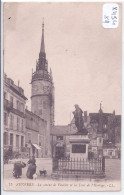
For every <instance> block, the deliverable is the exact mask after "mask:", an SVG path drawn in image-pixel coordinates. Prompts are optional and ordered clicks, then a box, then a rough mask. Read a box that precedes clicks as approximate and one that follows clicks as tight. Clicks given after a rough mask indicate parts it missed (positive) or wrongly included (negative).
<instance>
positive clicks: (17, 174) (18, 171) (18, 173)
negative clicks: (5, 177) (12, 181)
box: [13, 161, 26, 178]
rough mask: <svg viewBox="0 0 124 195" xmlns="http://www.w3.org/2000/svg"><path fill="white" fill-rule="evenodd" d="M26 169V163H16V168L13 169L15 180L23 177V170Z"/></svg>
mask: <svg viewBox="0 0 124 195" xmlns="http://www.w3.org/2000/svg"><path fill="white" fill-rule="evenodd" d="M24 167H26V163H24V162H21V161H20V162H19V161H18V162H15V163H14V168H13V176H14V177H15V178H19V177H21V176H22V168H24Z"/></svg>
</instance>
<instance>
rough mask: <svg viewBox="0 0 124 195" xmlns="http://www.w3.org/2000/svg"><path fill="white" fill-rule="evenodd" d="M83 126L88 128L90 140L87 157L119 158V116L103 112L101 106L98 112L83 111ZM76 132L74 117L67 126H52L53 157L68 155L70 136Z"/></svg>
mask: <svg viewBox="0 0 124 195" xmlns="http://www.w3.org/2000/svg"><path fill="white" fill-rule="evenodd" d="M83 120H84V126H85V128H87V130H88V138H89V140H90V143H89V146H88V158H98V157H102V156H105V157H106V158H120V156H121V116H120V115H115V112H113V113H103V111H102V109H101V106H100V110H99V112H98V113H89V115H87V112H86V111H84V116H83ZM76 132H77V129H76V126H75V121H74V118H73V119H72V121H71V123H70V124H69V125H67V126H54V128H53V131H52V135H51V136H52V148H53V151H52V154H53V158H63V157H67V156H68V155H69V151H70V143H69V139H70V136H72V135H74V134H75V133H76Z"/></svg>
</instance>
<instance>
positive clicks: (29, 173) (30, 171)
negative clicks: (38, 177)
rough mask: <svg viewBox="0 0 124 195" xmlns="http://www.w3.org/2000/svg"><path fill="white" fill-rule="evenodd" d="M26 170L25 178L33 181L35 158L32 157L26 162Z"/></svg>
mask: <svg viewBox="0 0 124 195" xmlns="http://www.w3.org/2000/svg"><path fill="white" fill-rule="evenodd" d="M28 164H29V166H28V170H27V174H26V176H27V177H28V178H29V179H33V175H34V174H35V173H36V160H35V157H34V156H32V159H30V160H29V161H28Z"/></svg>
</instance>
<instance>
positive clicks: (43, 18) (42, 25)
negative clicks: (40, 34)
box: [42, 18, 44, 30]
mask: <svg viewBox="0 0 124 195" xmlns="http://www.w3.org/2000/svg"><path fill="white" fill-rule="evenodd" d="M42 21H43V22H42V30H44V18H43V20H42Z"/></svg>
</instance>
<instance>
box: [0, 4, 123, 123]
mask: <svg viewBox="0 0 124 195" xmlns="http://www.w3.org/2000/svg"><path fill="white" fill-rule="evenodd" d="M102 7H103V3H5V4H4V71H5V72H6V74H7V76H8V77H10V78H12V79H13V80H14V82H15V84H17V83H18V80H19V81H20V86H21V87H22V88H23V89H24V93H25V96H26V97H27V98H28V101H27V105H28V109H30V108H31V106H30V105H31V100H30V97H31V84H30V82H31V74H32V69H33V70H35V68H36V60H37V59H38V55H39V51H40V44H41V36H42V19H43V18H44V23H45V32H44V33H45V50H46V56H47V60H48V66H49V69H50V68H51V69H52V73H53V79H54V85H55V124H56V125H58V124H59V125H66V124H68V123H70V120H71V119H72V118H73V114H72V111H74V109H75V108H74V105H75V104H78V105H79V106H80V107H81V108H82V110H83V111H88V113H90V112H98V110H99V107H100V106H99V105H100V102H101V101H102V109H103V112H105V113H107V112H109V113H112V112H113V110H115V112H116V114H121V82H122V81H121V74H122V70H121V66H122V44H121V42H122V35H121V31H122V29H121V16H119V26H118V28H116V29H105V28H103V26H102ZM119 11H120V13H121V7H120V6H119ZM10 17H11V18H10ZM8 18H10V19H8Z"/></svg>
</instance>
